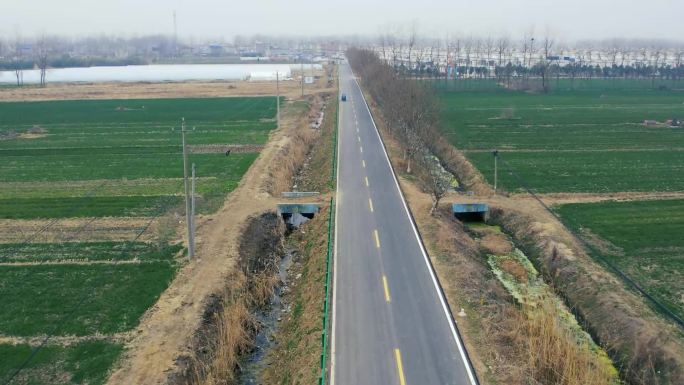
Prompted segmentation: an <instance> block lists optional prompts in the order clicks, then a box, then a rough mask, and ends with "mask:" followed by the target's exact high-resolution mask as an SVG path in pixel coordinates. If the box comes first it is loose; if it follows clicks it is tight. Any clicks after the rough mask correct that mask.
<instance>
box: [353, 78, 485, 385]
mask: <svg viewBox="0 0 684 385" xmlns="http://www.w3.org/2000/svg"><path fill="white" fill-rule="evenodd" d="M355 83H356V87H357V88H359V90H360V89H361V87H360V86H359V83H358V81H356V80H355ZM361 99H362V100H363V104H364V106H365V107H366V112H367V113H368V116H369V117H370V120H371V123H372V124H373V128H374V129H375V130H374V131H375V135H376V136H377V137H378V140H379V141H380V143H383V141H382V137H381V136H380V131H379V130H378V126H377V125H376V124H375V119H373V114H371V111H370V107H368V101H367V100H366V97H365V96H364V95H363V92H362V93H361ZM381 148H382V152H383V153H384V154H385V161H387V165H388V166H389V168H390V172H391V174H392V178H393V179H394V184H395V186H396V188H397V191H399V197H401V203H402V204H403V205H404V211H405V212H406V216H407V217H408V218H409V221H410V222H411V227H413V234H414V235H415V237H416V242H418V245H419V246H420V251H421V253H422V254H423V260H424V261H425V265H426V266H427V269H428V272H429V273H430V278H432V283H433V284H434V287H435V290H436V291H437V296H438V297H439V302H440V303H441V304H442V310H444V315H445V316H446V318H447V320H448V322H449V328H450V329H451V335H452V336H453V338H454V340H455V341H456V345H458V352H459V353H460V354H461V360H462V362H463V364H464V366H465V369H466V371H467V372H468V379H469V380H470V383H471V384H472V385H475V384H477V381H476V380H475V375H474V374H473V370H472V368H471V366H470V361H469V359H468V357H467V356H466V352H465V348H464V347H463V342H462V341H461V337H460V336H459V334H458V331H457V330H456V324H455V322H454V319H453V317H452V315H451V313H449V308H448V306H447V303H446V299H445V298H444V295H443V294H442V292H441V290H440V286H439V283H438V281H437V276H436V274H435V271H434V270H433V269H432V265H431V264H430V260H429V258H428V255H427V251H426V250H425V245H423V242H422V241H421V239H420V235H419V234H418V229H417V228H416V224H415V223H414V222H413V220H412V219H411V218H412V217H411V212H410V211H409V208H408V205H407V204H406V198H405V197H404V193H403V192H402V191H401V187H399V180H397V175H396V174H395V173H394V169H392V162H390V159H389V155H388V154H387V150H386V149H385V146H384V145H382V146H381Z"/></svg>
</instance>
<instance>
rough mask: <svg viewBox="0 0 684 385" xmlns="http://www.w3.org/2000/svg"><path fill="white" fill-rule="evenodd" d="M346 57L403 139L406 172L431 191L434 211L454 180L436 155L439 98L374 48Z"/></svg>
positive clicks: (393, 131)
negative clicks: (378, 53)
mask: <svg viewBox="0 0 684 385" xmlns="http://www.w3.org/2000/svg"><path fill="white" fill-rule="evenodd" d="M347 57H348V58H349V62H350V64H351V66H352V68H353V70H354V72H355V74H356V75H357V76H358V77H360V78H361V79H362V81H363V85H364V87H365V89H366V91H367V92H369V94H370V95H371V97H372V98H373V100H374V101H375V103H376V104H377V106H378V107H379V110H380V112H381V113H382V115H383V120H384V121H385V123H386V125H387V130H388V133H389V134H390V135H392V136H393V137H394V138H396V139H397V140H398V141H399V143H401V145H402V147H403V152H404V161H405V163H406V172H407V173H411V174H414V175H416V176H417V178H418V180H419V182H420V183H421V185H422V187H423V189H424V190H426V191H428V192H429V193H430V194H431V195H432V198H433V205H432V208H431V213H433V212H434V211H435V209H436V208H437V205H438V204H439V201H440V200H441V199H442V198H443V197H444V195H445V194H446V193H447V191H448V190H449V188H450V187H451V185H452V182H453V177H452V176H451V175H450V174H449V173H447V172H446V171H445V170H444V169H443V168H442V166H441V164H440V163H439V160H438V158H436V157H435V156H433V154H435V153H436V150H437V148H436V146H437V145H438V143H439V137H440V136H439V133H438V129H437V124H438V109H439V108H438V107H439V104H438V101H437V99H436V98H435V96H434V95H433V92H431V91H430V89H429V88H427V87H428V85H426V84H424V82H420V81H417V80H416V79H413V78H410V77H407V76H404V74H402V73H401V72H397V71H395V69H394V68H392V67H391V66H390V65H389V64H387V63H386V62H385V61H383V60H381V59H380V58H379V57H378V55H377V54H376V53H375V52H374V51H372V50H367V49H358V48H351V49H349V50H348V51H347Z"/></svg>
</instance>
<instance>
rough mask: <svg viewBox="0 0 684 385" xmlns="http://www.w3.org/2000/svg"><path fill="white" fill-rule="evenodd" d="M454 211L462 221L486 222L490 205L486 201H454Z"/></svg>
mask: <svg viewBox="0 0 684 385" xmlns="http://www.w3.org/2000/svg"><path fill="white" fill-rule="evenodd" d="M452 211H453V213H454V216H455V217H456V219H458V220H459V221H461V222H485V221H487V213H488V211H489V207H488V206H487V205H486V204H484V203H454V204H453V205H452Z"/></svg>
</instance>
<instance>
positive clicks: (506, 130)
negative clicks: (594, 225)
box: [438, 86, 684, 193]
mask: <svg viewBox="0 0 684 385" xmlns="http://www.w3.org/2000/svg"><path fill="white" fill-rule="evenodd" d="M438 94H439V98H440V100H441V102H442V131H443V133H444V135H445V136H446V137H447V138H448V140H449V141H450V142H451V143H452V144H454V145H455V146H456V147H457V148H459V149H461V150H464V151H465V152H466V155H467V156H468V158H469V159H470V160H471V161H472V162H473V163H474V164H475V165H476V167H478V169H480V171H482V173H483V174H484V176H485V177H486V178H487V179H488V181H490V182H492V181H493V167H494V162H493V157H492V155H491V153H490V151H491V150H493V149H499V151H500V152H501V156H502V159H504V160H505V161H506V162H507V163H508V164H510V166H511V167H512V168H513V169H514V170H515V171H516V172H517V173H518V174H520V175H521V176H522V177H523V178H524V179H525V180H526V181H527V182H528V183H529V185H530V187H532V188H533V189H534V190H536V191H538V192H542V193H546V192H589V193H592V192H618V191H673V190H681V189H682V187H684V173H682V168H683V167H684V162H682V160H684V128H670V127H667V126H666V125H664V124H663V125H656V126H645V125H644V124H643V122H644V121H645V120H655V121H658V122H665V121H666V120H668V119H672V118H680V117H682V116H684V92H682V91H669V90H662V91H661V90H648V89H639V88H636V87H635V88H625V89H622V90H619V89H602V88H601V87H598V86H597V87H595V88H590V89H587V88H582V89H579V90H561V91H552V92H551V93H550V94H548V95H543V94H532V93H526V92H518V91H506V90H495V89H494V90H491V89H490V90H477V91H470V92H468V91H459V92H449V91H442V92H439V93H438ZM499 181H500V183H501V185H502V186H503V187H504V189H506V190H508V191H518V190H519V189H520V188H521V185H520V183H519V182H518V181H517V180H516V179H515V178H514V177H513V176H512V175H510V174H509V173H508V172H506V167H505V165H504V166H502V172H501V173H500V175H499Z"/></svg>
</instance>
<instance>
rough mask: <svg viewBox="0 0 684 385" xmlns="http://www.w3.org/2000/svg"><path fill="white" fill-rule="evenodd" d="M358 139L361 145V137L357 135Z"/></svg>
mask: <svg viewBox="0 0 684 385" xmlns="http://www.w3.org/2000/svg"><path fill="white" fill-rule="evenodd" d="M356 139H358V141H359V143H361V137H360V136H359V135H356Z"/></svg>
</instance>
